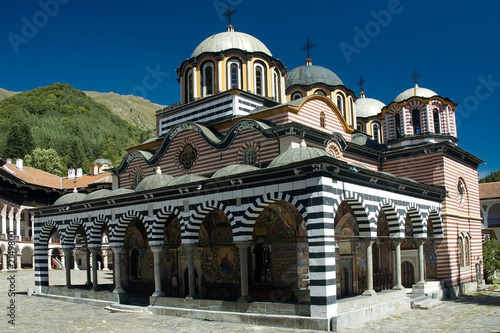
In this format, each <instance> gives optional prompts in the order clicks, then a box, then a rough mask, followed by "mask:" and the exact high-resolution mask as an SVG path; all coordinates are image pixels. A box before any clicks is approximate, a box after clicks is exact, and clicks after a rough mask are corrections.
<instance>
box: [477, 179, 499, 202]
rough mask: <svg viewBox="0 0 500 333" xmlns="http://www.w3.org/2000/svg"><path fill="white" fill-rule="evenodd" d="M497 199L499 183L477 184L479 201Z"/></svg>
mask: <svg viewBox="0 0 500 333" xmlns="http://www.w3.org/2000/svg"><path fill="white" fill-rule="evenodd" d="M498 197H500V182H494V183H480V184H479V198H480V199H488V198H498Z"/></svg>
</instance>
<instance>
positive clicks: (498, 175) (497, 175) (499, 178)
mask: <svg viewBox="0 0 500 333" xmlns="http://www.w3.org/2000/svg"><path fill="white" fill-rule="evenodd" d="M479 182H480V183H492V182H500V170H497V171H495V172H492V173H490V174H489V175H488V176H486V177H483V178H481V179H480V180H479Z"/></svg>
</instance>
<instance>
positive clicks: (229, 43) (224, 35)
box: [191, 27, 272, 58]
mask: <svg viewBox="0 0 500 333" xmlns="http://www.w3.org/2000/svg"><path fill="white" fill-rule="evenodd" d="M229 49H240V50H243V51H246V52H262V53H265V54H267V55H269V56H272V54H271V51H269V49H268V48H267V47H266V46H265V45H264V43H262V42H261V41H260V40H258V39H257V38H255V37H253V36H250V35H248V34H245V33H243V32H236V31H234V29H232V28H231V27H229V28H228V31H226V32H221V33H218V34H215V35H213V36H210V37H208V38H207V39H205V40H204V41H203V42H201V43H200V45H198V47H196V49H195V50H194V51H193V54H191V58H194V57H197V56H199V55H200V54H202V53H205V52H221V51H224V50H229Z"/></svg>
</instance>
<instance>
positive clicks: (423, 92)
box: [394, 84, 437, 102]
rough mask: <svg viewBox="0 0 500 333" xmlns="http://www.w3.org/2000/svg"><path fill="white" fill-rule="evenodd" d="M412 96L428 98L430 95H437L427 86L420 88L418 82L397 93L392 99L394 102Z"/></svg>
mask: <svg viewBox="0 0 500 333" xmlns="http://www.w3.org/2000/svg"><path fill="white" fill-rule="evenodd" d="M414 96H418V97H424V98H429V97H432V96H437V93H436V92H434V91H432V90H430V89H427V88H420V87H419V86H418V84H416V85H415V87H413V88H410V89H407V90H405V91H403V92H402V93H401V94H399V95H398V96H397V97H396V98H395V99H394V102H401V101H404V100H406V99H408V98H410V97H414Z"/></svg>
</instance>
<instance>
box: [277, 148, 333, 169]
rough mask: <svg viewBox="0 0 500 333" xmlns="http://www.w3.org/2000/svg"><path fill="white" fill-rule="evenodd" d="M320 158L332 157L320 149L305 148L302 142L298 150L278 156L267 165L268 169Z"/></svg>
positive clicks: (288, 151) (294, 149) (291, 150)
mask: <svg viewBox="0 0 500 333" xmlns="http://www.w3.org/2000/svg"><path fill="white" fill-rule="evenodd" d="M320 156H328V157H333V156H332V155H331V154H329V153H327V152H326V151H324V150H322V149H318V148H312V147H306V146H305V143H304V142H303V143H301V146H300V147H299V148H293V149H290V150H287V151H286V152H284V153H281V154H279V155H278V156H277V157H276V158H275V159H274V160H272V161H271V163H269V168H274V167H279V166H283V165H287V164H290V163H294V162H300V161H306V160H310V159H312V158H316V157H320Z"/></svg>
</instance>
